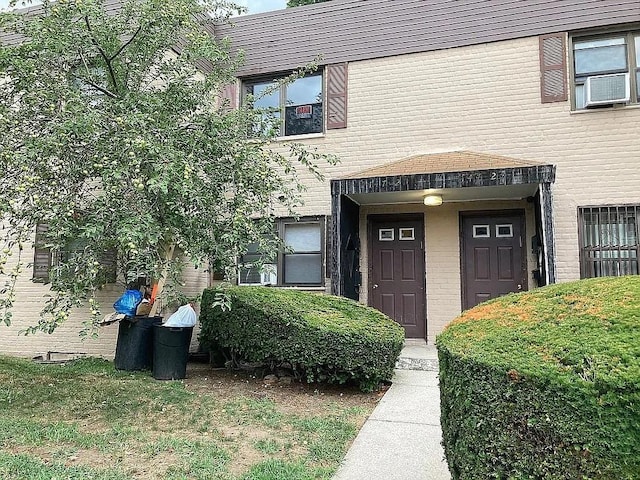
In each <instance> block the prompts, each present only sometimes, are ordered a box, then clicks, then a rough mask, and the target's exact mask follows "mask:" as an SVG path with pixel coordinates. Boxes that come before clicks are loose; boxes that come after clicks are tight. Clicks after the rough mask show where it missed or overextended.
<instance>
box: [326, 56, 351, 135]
mask: <svg viewBox="0 0 640 480" xmlns="http://www.w3.org/2000/svg"><path fill="white" fill-rule="evenodd" d="M348 72H349V71H348V64H346V63H340V64H338V65H329V66H327V129H328V130H332V129H336V128H347V82H348V77H349V73H348Z"/></svg>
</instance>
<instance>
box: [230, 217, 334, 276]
mask: <svg viewBox="0 0 640 480" xmlns="http://www.w3.org/2000/svg"><path fill="white" fill-rule="evenodd" d="M324 229H325V222H324V219H323V218H317V217H306V218H302V219H300V220H299V221H295V220H293V219H279V220H278V221H277V223H276V230H277V233H278V236H279V238H280V239H282V241H283V243H284V248H283V249H281V250H280V251H279V252H278V253H277V254H276V255H274V257H273V258H266V257H265V256H264V255H263V254H262V253H260V247H259V245H258V244H252V245H250V246H249V248H248V250H247V252H246V253H245V254H244V255H242V256H241V257H240V259H239V265H238V284H240V285H274V286H301V287H305V286H306V287H318V286H322V285H323V284H324V277H323V265H324V249H323V247H322V246H323V245H324V241H325V236H324Z"/></svg>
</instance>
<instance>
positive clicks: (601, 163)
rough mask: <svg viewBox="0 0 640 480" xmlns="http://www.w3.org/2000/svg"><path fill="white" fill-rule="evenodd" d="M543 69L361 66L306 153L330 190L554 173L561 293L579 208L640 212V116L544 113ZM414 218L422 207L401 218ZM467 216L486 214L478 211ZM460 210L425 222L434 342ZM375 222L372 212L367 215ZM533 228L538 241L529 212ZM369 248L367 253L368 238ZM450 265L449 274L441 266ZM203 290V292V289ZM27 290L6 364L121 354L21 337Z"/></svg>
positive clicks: (69, 339) (529, 59)
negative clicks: (332, 123) (412, 169)
mask: <svg viewBox="0 0 640 480" xmlns="http://www.w3.org/2000/svg"><path fill="white" fill-rule="evenodd" d="M538 58H539V56H538V39H537V37H532V38H525V39H519V40H512V41H507V42H496V43H491V44H485V45H476V46H470V47H463V48H456V49H448V50H441V51H435V52H428V53H423V54H412V55H405V56H400V57H391V58H382V59H375V60H368V61H361V62H354V63H351V64H350V65H349V92H348V95H349V111H348V128H346V129H343V130H332V131H328V132H327V133H326V134H325V135H324V136H322V137H319V138H313V139H306V140H304V143H306V144H307V145H309V146H311V147H317V148H318V149H319V150H320V151H322V152H327V153H334V154H336V155H338V156H339V157H340V159H341V163H340V164H339V165H337V166H335V167H326V166H323V168H322V170H323V171H324V173H325V174H326V176H327V180H329V179H332V178H340V177H342V176H344V175H347V174H350V173H353V172H357V171H360V170H363V169H365V168H369V167H372V166H376V165H380V164H384V163H388V162H392V161H396V160H399V159H401V158H404V157H407V156H410V155H415V154H427V153H435V152H442V151H452V150H470V151H476V152H481V153H493V154H498V155H505V156H510V157H514V158H518V159H523V160H530V161H535V162H541V163H551V164H554V165H556V166H557V180H556V183H555V184H554V186H553V209H554V212H553V213H554V228H555V245H556V254H557V258H556V261H557V263H556V265H557V276H558V280H559V281H568V280H573V279H577V278H578V277H579V264H578V251H577V245H578V240H577V207H578V206H581V205H598V204H616V203H640V175H639V174H638V173H637V172H638V167H637V163H638V160H639V159H640V140H639V139H638V125H640V108H634V107H626V108H615V109H599V110H594V111H589V112H584V113H572V112H571V111H570V105H569V102H561V103H554V104H541V103H540V93H539V89H540V85H539V74H540V72H539V65H538ZM275 148H282V145H276V147H275ZM301 178H302V179H303V180H304V181H305V182H306V183H307V184H308V190H307V192H306V193H305V201H306V203H305V206H304V207H302V208H301V209H300V211H299V213H300V214H301V215H318V214H330V213H331V203H330V201H331V199H330V191H329V183H328V181H327V182H324V183H319V182H316V181H312V180H311V179H310V176H309V175H308V174H307V173H304V172H302V171H301ZM517 204H518V203H517V202H516V203H508V205H505V206H506V207H508V208H513V207H514V205H517ZM496 206H497V205H496V204H494V205H493V207H492V208H495V207H496ZM394 208H395V207H394ZM416 208H420V207H416V206H407V207H405V208H403V209H402V210H403V211H405V210H407V211H416ZM422 208H423V207H422ZM460 208H462V207H460ZM464 208H471V209H476V208H478V209H479V208H488V207H487V205H481V204H473V205H464ZM526 208H529V206H526ZM456 209H458V207H450V206H443V207H442V208H441V209H440V210H437V209H434V210H428V211H427V213H426V223H427V231H426V239H427V245H428V247H427V254H426V255H427V285H428V291H427V295H428V303H427V305H428V306H427V308H428V317H429V337H430V340H431V339H432V336H433V334H434V333H437V332H438V331H439V330H440V329H441V328H442V326H443V325H445V324H446V323H447V322H448V321H450V319H451V318H453V317H454V316H455V315H456V314H457V313H458V312H459V309H460V306H459V305H460V296H459V284H460V275H459V269H458V267H457V265H458V262H459V261H458V258H459V257H458V256H457V255H458V253H459V246H458V244H457V241H458V240H457V228H458V227H457V215H458V214H457V210H456ZM367 211H368V210H367V209H363V212H362V215H366V212H367ZM420 211H423V210H420ZM363 218H364V217H363ZM362 221H364V220H362ZM527 221H528V233H527V238H530V237H531V235H532V234H533V233H532V232H533V226H532V224H531V222H532V215H531V213H530V212H529V214H528V216H527ZM361 227H362V225H361ZM431 227H433V228H431ZM361 232H363V233H364V232H366V228H361ZM445 238H446V239H448V240H446V241H445ZM362 245H363V246H364V245H366V238H364V237H363V238H362ZM527 251H528V252H530V246H528V250H527ZM363 253H366V252H363ZM445 257H450V258H451V259H452V260H451V262H449V263H447V265H439V264H438V262H439V261H444V260H443V259H444V258H445ZM365 260H366V255H363V262H364V261H365ZM532 261H533V260H532V259H530V265H531V264H532V263H531V262H532ZM365 265H366V263H365ZM531 269H532V267H531V266H530V267H529V270H531ZM362 271H363V273H366V269H363V270H362ZM365 277H366V275H365ZM435 278H438V279H441V280H439V281H435V280H434V279H435ZM365 280H366V278H365ZM205 283H206V282H196V283H195V285H197V288H200V287H202V286H203V285H204V284H205ZM531 284H533V282H530V285H531ZM444 285H446V286H447V288H446V289H445V288H442V287H443V286H444ZM20 287H21V303H20V305H19V308H18V309H17V311H18V313H17V318H16V326H14V327H12V328H10V329H7V328H4V327H0V352H3V353H12V354H18V355H22V354H25V355H31V353H32V352H39V351H43V350H48V349H54V348H55V349H63V347H68V348H65V349H71V350H75V349H79V350H80V349H84V350H87V351H89V352H91V353H96V354H101V355H106V356H109V355H112V354H113V348H114V345H115V342H114V340H113V338H114V336H113V332H111V331H106V330H105V332H104V333H105V334H104V335H102V336H101V338H100V339H99V340H98V341H95V342H94V341H91V342H85V343H78V342H77V340H76V339H75V336H74V334H73V333H72V330H74V329H73V326H72V325H71V324H69V327H68V328H69V330H67V329H66V327H65V329H63V330H60V331H59V332H56V334H54V335H53V336H37V337H30V338H27V339H25V338H24V337H17V331H18V330H19V329H20V328H22V327H23V326H24V325H26V324H28V323H29V322H31V321H32V319H33V318H35V317H34V315H35V312H36V311H37V310H38V309H39V308H40V306H41V297H42V295H43V294H44V293H46V292H45V290H44V289H43V287H42V286H38V285H33V284H31V283H30V281H29V280H28V279H27V278H26V277H25V279H23V280H21V285H20ZM363 291H366V284H365V285H363ZM452 292H453V293H452ZM111 293H112V295H113V297H112V298H115V297H117V293H118V292H111ZM363 300H366V298H363Z"/></svg>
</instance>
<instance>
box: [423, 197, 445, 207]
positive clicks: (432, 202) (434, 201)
mask: <svg viewBox="0 0 640 480" xmlns="http://www.w3.org/2000/svg"><path fill="white" fill-rule="evenodd" d="M423 201H424V204H425V205H426V206H427V207H437V206H438V205H442V195H427V196H425V197H424V200H423Z"/></svg>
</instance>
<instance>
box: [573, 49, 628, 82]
mask: <svg viewBox="0 0 640 480" xmlns="http://www.w3.org/2000/svg"><path fill="white" fill-rule="evenodd" d="M574 54H575V55H574V57H575V69H576V75H581V74H582V75H584V74H594V73H599V72H611V71H625V70H627V46H626V45H612V46H608V47H598V48H587V49H578V45H576V50H575V52H574Z"/></svg>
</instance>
